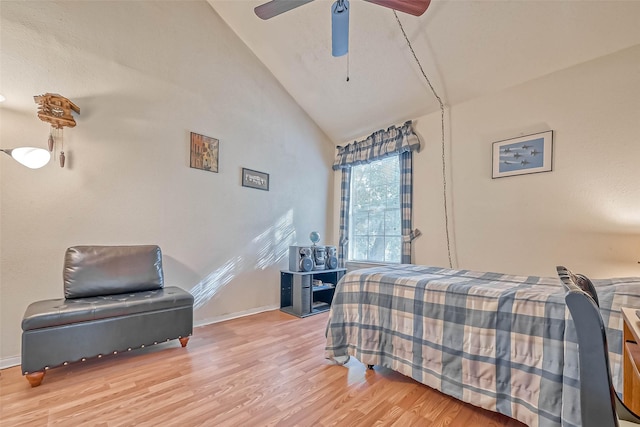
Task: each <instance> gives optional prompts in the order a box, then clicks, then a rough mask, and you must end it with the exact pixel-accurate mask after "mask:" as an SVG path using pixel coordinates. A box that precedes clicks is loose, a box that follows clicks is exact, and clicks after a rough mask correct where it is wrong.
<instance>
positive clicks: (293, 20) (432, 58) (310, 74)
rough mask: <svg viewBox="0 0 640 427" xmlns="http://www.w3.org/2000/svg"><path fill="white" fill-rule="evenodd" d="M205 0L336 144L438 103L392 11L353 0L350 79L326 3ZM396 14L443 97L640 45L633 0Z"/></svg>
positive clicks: (639, 12)
mask: <svg viewBox="0 0 640 427" xmlns="http://www.w3.org/2000/svg"><path fill="white" fill-rule="evenodd" d="M208 1H209V3H210V4H211V6H212V7H213V8H214V9H215V11H216V12H217V13H218V14H219V15H220V16H221V17H222V18H223V19H224V20H225V21H226V22H227V24H228V25H229V26H230V27H231V28H232V29H233V30H234V31H235V32H236V34H237V35H238V36H239V37H240V38H241V39H242V40H243V41H244V42H245V43H246V45H247V46H248V47H249V48H250V49H251V50H252V51H253V52H254V53H255V55H256V56H257V57H258V58H259V59H260V60H261V61H262V62H263V63H264V64H265V65H266V66H267V68H268V69H269V70H270V71H271V72H272V73H273V75H274V76H275V77H276V78H277V79H278V80H279V81H280V83H281V84H282V86H283V87H284V88H285V89H286V90H287V91H288V92H289V93H290V94H291V96H292V97H293V98H294V99H295V100H296V101H297V102H298V104H300V106H302V108H303V109H304V110H305V111H306V112H307V113H308V114H309V115H310V116H311V118H312V119H313V120H315V122H316V123H317V124H318V125H319V126H320V127H321V128H322V129H323V130H324V131H325V132H326V134H327V135H328V136H329V137H330V138H331V139H332V140H333V141H334V142H336V143H342V142H349V141H350V140H352V139H354V138H357V137H361V136H364V135H368V134H370V133H371V132H373V131H375V130H378V129H381V128H386V127H387V126H389V125H391V124H396V123H401V122H403V121H404V120H408V119H413V118H416V117H419V116H422V115H425V114H428V113H431V112H434V111H437V110H438V103H437V101H436V100H435V98H434V97H433V95H432V94H431V91H430V89H429V88H428V86H427V84H426V82H425V80H424V78H423V77H422V75H421V73H420V71H419V69H418V67H417V65H416V64H415V61H414V59H413V57H412V55H411V52H410V51H409V49H408V47H407V44H406V42H405V40H404V37H403V36H402V33H401V31H400V28H399V27H398V24H397V22H396V19H395V17H394V15H393V11H392V10H390V9H387V8H385V7H381V6H377V5H375V4H372V3H367V2H364V1H362V0H351V12H350V13H351V17H350V40H349V59H348V60H349V68H350V73H349V75H350V81H349V82H347V81H346V75H347V57H346V56H343V57H340V58H334V57H332V56H331V16H330V7H331V1H329V0H316V1H314V2H312V3H309V4H307V5H304V6H301V7H299V8H297V9H294V10H291V11H289V12H287V13H284V14H282V15H279V16H276V17H274V18H272V19H269V20H266V21H263V20H261V19H260V18H258V17H257V16H256V15H255V14H254V12H253V8H254V7H255V6H257V5H260V4H262V3H264V2H265V1H266V0H265V1H262V0H235V1H234V0H208ZM398 17H399V18H400V20H401V22H402V24H403V26H404V28H405V31H406V33H407V35H408V37H409V39H410V41H411V43H412V45H413V48H414V50H415V52H416V54H417V56H418V58H419V59H420V62H421V63H422V67H423V68H424V70H425V72H426V74H427V76H428V77H429V78H430V80H431V82H432V84H433V85H434V87H435V89H436V91H437V92H438V94H439V95H440V96H441V97H442V99H443V101H444V103H445V104H446V105H454V104H457V103H460V102H464V101H467V100H470V99H473V98H476V97H479V96H483V95H486V94H489V93H494V92H497V91H500V90H503V89H505V88H508V87H511V86H514V85H518V84H520V83H523V82H526V81H529V80H532V79H535V78H537V77H540V76H544V75H546V74H549V73H552V72H554V71H557V70H561V69H564V68H568V67H571V66H573V65H576V64H579V63H582V62H585V61H589V60H591V59H594V58H597V57H600V56H604V55H607V54H609V53H613V52H616V51H618V50H622V49H625V48H628V47H631V46H634V45H637V44H640V0H629V1H610V0H600V1H587V0H581V1H570V0H555V1H553V0H551V1H550V0H547V1H534V0H528V1H522V0H504V1H498V0H496V1H492V0H469V1H467V0H432V2H431V5H430V6H429V8H428V9H427V11H426V13H425V14H424V15H422V16H421V17H414V16H411V15H407V14H403V13H398Z"/></svg>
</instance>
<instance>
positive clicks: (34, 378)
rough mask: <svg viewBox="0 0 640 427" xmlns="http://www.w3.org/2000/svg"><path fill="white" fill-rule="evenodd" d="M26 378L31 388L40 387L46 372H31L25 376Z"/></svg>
mask: <svg viewBox="0 0 640 427" xmlns="http://www.w3.org/2000/svg"><path fill="white" fill-rule="evenodd" d="M25 377H27V381H29V384H31V387H38V386H39V385H40V383H42V379H43V378H44V371H37V372H31V373H29V374H27V375H25Z"/></svg>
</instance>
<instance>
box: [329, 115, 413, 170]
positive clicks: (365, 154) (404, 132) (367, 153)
mask: <svg viewBox="0 0 640 427" xmlns="http://www.w3.org/2000/svg"><path fill="white" fill-rule="evenodd" d="M337 148H338V154H336V159H335V161H334V162H333V170H338V169H344V168H350V167H351V166H353V165H359V164H363V163H370V162H372V161H374V160H379V159H382V158H383V157H387V156H391V155H393V154H400V153H405V152H407V151H414V150H419V148H420V140H419V139H418V135H416V134H415V132H414V131H413V126H412V122H411V120H409V121H408V122H405V124H403V125H402V126H400V127H396V126H391V127H389V129H387V130H379V131H377V132H374V133H372V134H371V135H369V137H367V138H366V139H364V140H362V141H355V142H352V143H351V144H348V145H345V146H344V147H340V146H338V147H337Z"/></svg>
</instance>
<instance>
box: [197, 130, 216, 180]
mask: <svg viewBox="0 0 640 427" xmlns="http://www.w3.org/2000/svg"><path fill="white" fill-rule="evenodd" d="M219 149H220V141H218V140H217V139H215V138H211V137H209V136H204V135H200V134H198V133H194V132H191V161H190V166H191V167H192V168H194V169H202V170H205V171H209V172H215V173H218V152H219Z"/></svg>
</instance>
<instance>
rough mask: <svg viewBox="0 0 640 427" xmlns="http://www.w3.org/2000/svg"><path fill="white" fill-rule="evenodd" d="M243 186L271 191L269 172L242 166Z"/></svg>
mask: <svg viewBox="0 0 640 427" xmlns="http://www.w3.org/2000/svg"><path fill="white" fill-rule="evenodd" d="M242 186H243V187H249V188H255V189H258V190H264V191H269V174H268V173H266V172H259V171H256V170H253V169H247V168H242Z"/></svg>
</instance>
